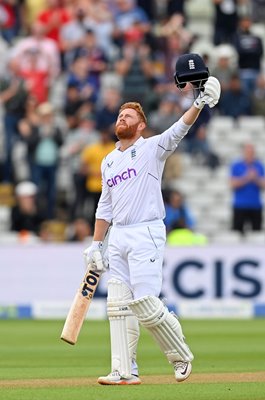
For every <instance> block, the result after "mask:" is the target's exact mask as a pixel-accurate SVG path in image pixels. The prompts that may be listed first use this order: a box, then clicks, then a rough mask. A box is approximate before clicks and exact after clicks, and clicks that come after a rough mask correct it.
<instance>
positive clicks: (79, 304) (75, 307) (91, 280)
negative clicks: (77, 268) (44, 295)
mask: <svg viewBox="0 0 265 400" xmlns="http://www.w3.org/2000/svg"><path fill="white" fill-rule="evenodd" d="M100 276H101V273H98V272H95V271H93V270H91V269H90V268H89V267H88V269H87V272H86V273H85V276H84V279H83V281H82V284H81V286H80V287H79V289H78V290H77V293H76V295H75V297H74V300H73V302H72V304H71V307H70V310H69V312H68V314H67V317H66V320H65V323H64V327H63V330H62V333H61V339H62V340H64V341H65V342H67V343H69V344H71V345H74V344H76V342H77V339H78V335H79V333H80V330H81V328H82V325H83V322H84V319H85V317H86V314H87V312H88V309H89V306H90V304H91V301H92V299H93V297H94V294H95V291H96V288H97V286H98V283H99V280H100Z"/></svg>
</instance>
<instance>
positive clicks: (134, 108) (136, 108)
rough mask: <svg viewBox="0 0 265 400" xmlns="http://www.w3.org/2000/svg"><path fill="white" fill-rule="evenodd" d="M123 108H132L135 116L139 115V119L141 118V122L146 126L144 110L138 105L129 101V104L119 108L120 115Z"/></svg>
mask: <svg viewBox="0 0 265 400" xmlns="http://www.w3.org/2000/svg"><path fill="white" fill-rule="evenodd" d="M125 108H132V109H133V110H135V111H136V112H137V114H138V115H139V117H140V118H141V120H142V121H143V122H144V123H145V124H146V125H147V118H146V116H145V113H144V110H143V108H142V106H141V104H140V103H136V102H134V101H131V102H129V103H124V104H123V105H122V106H121V107H120V110H119V113H121V111H123V110H125Z"/></svg>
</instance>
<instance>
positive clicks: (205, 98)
mask: <svg viewBox="0 0 265 400" xmlns="http://www.w3.org/2000/svg"><path fill="white" fill-rule="evenodd" d="M220 95H221V85H220V82H219V81H218V79H216V78H215V77H214V76H210V77H209V78H208V79H207V82H206V83H205V85H204V91H203V92H200V94H199V96H198V97H197V99H196V100H195V101H194V103H193V105H194V106H195V107H196V108H198V109H199V110H202V109H203V107H204V106H205V104H208V106H209V107H210V108H212V107H214V106H216V104H217V103H218V101H219V98H220Z"/></svg>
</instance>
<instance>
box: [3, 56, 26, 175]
mask: <svg viewBox="0 0 265 400" xmlns="http://www.w3.org/2000/svg"><path fill="white" fill-rule="evenodd" d="M28 95H29V93H28V90H27V87H26V84H25V82H24V80H23V79H22V78H21V77H20V74H19V64H18V62H17V61H16V60H9V62H8V70H7V72H6V74H5V76H4V77H1V78H0V102H1V103H2V105H3V109H4V118H3V122H4V134H5V160H4V166H3V180H4V181H5V182H12V181H13V180H14V171H13V165H12V150H13V146H14V144H15V142H17V141H18V140H19V130H18V124H19V121H20V120H21V119H22V118H23V117H24V115H25V105H26V100H27V98H28Z"/></svg>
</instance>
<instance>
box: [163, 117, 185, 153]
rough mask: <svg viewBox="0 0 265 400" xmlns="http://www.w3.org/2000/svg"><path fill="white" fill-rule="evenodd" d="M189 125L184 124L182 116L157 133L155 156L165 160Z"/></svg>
mask: <svg viewBox="0 0 265 400" xmlns="http://www.w3.org/2000/svg"><path fill="white" fill-rule="evenodd" d="M190 127H191V125H187V124H185V123H184V122H183V117H181V118H180V119H179V120H178V121H177V122H175V124H173V125H172V126H171V127H170V128H168V129H167V130H166V131H165V132H163V133H161V135H158V138H159V139H158V144H157V145H158V146H157V153H156V155H157V158H158V159H159V160H161V161H162V160H166V159H167V157H169V156H170V154H171V153H173V151H174V150H175V149H176V147H177V146H178V144H179V142H180V141H181V140H182V139H183V137H184V136H185V135H186V134H187V133H188V131H189V129H190Z"/></svg>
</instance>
